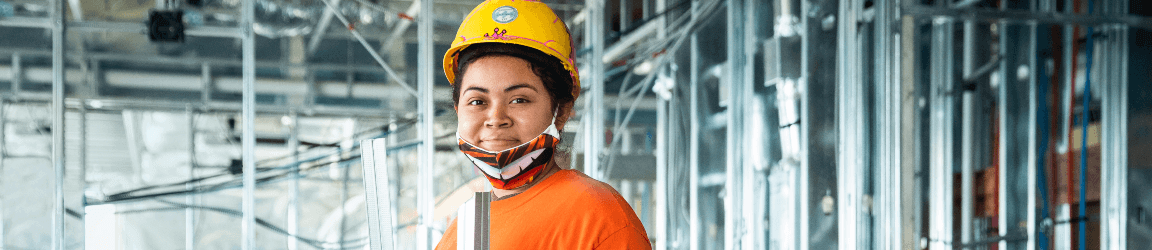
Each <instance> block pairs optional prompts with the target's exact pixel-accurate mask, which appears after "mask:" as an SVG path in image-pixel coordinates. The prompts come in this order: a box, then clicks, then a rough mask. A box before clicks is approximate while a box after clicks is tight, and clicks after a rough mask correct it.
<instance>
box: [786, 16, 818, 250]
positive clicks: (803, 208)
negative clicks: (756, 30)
mask: <svg viewBox="0 0 1152 250" xmlns="http://www.w3.org/2000/svg"><path fill="white" fill-rule="evenodd" d="M799 2H800V12H799V13H793V14H794V16H797V17H799V18H800V29H799V30H800V43H801V45H800V46H801V48H800V79H799V80H797V81H796V83H795V85H793V86H792V87H794V91H795V92H794V93H795V96H794V98H799V99H800V101H799V104H800V112H799V113H798V114H799V117H800V119H799V120H798V123H799V126H800V128H799V130H800V133H799V134H800V137H799V141H800V143H796V144H795V145H797V146H798V147H797V148H796V149H795V150H796V151H795V152H794V153H795V156H796V159H797V160H798V161H800V162H799V163H800V164H799V165H800V167H799V169H798V171H799V173H797V175H798V178H797V179H793V180H794V182H792V185H793V186H792V187H793V188H795V190H798V191H797V192H796V193H795V194H796V197H794V199H795V201H796V202H797V204H799V206H797V207H796V209H797V211H798V212H796V213H794V214H798V215H799V216H796V217H797V219H796V221H797V222H798V223H799V224H800V225H799V230H797V231H796V232H795V233H793V235H794V236H796V241H794V242H795V243H796V248H795V249H797V250H808V248H809V247H810V245H809V242H810V241H811V240H810V236H809V232H811V230H810V229H809V223H808V222H809V220H808V218H809V217H808V216H809V210H808V209H809V207H808V206H809V200H810V199H809V196H810V195H811V194H810V193H809V185H808V180H809V179H808V174H809V173H808V168H809V165H808V164H809V163H811V161H810V160H809V159H808V148H807V146H808V145H810V144H809V143H808V141H809V138H808V132H809V130H810V125H809V124H811V122H809V121H811V119H809V115H808V112H809V111H810V110H811V108H810V107H811V102H812V98H808V79H809V76H810V74H811V72H810V70H812V69H811V67H810V66H809V65H808V64H809V63H811V59H810V57H811V56H812V53H811V52H809V49H810V48H809V47H811V45H810V44H809V43H810V42H813V41H812V40H811V39H809V37H808V36H809V35H810V34H811V33H810V31H811V29H810V27H809V26H808V21H809V20H811V19H812V17H809V16H808V15H807V13H809V11H813V8H819V7H820V6H816V7H813V6H812V3H811V2H812V1H799Z"/></svg>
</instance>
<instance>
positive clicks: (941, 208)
mask: <svg viewBox="0 0 1152 250" xmlns="http://www.w3.org/2000/svg"><path fill="white" fill-rule="evenodd" d="M953 30H954V27H953V24H952V22H950V21H947V20H936V21H934V23H933V25H932V45H931V46H932V48H931V50H932V52H931V53H932V59H931V60H932V62H931V65H932V66H931V71H932V72H930V74H931V75H932V80H931V95H932V96H931V98H930V99H931V104H930V105H931V118H930V119H931V121H930V122H931V132H930V133H931V134H930V137H929V138H930V140H931V145H930V147H931V150H932V152H931V163H930V165H929V166H930V169H929V175H930V182H931V185H930V186H931V187H930V190H931V191H930V192H931V195H930V197H935V198H934V199H932V201H931V204H930V209H929V211H930V212H929V213H930V214H931V218H930V219H929V221H930V223H929V225H930V227H931V229H930V231H929V236H928V237H929V241H930V244H929V246H930V247H931V248H932V249H947V248H951V247H952V199H950V198H948V197H952V169H953V167H954V163H953V139H952V135H953V130H954V129H955V126H954V125H953V124H954V123H953V116H954V112H955V111H954V106H955V101H954V97H952V95H953V93H952V91H953V90H954V89H955V84H953V82H952V77H951V76H952V75H953V74H952V73H953V71H952V68H953V67H952V61H953V57H952V49H953V47H952V34H953Z"/></svg>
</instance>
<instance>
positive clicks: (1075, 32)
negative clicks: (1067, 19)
mask: <svg viewBox="0 0 1152 250" xmlns="http://www.w3.org/2000/svg"><path fill="white" fill-rule="evenodd" d="M1072 12H1074V13H1080V0H1074V1H1073V3H1072ZM1079 38H1080V27H1073V28H1072V44H1071V46H1072V65H1068V66H1069V68H1068V70H1071V71H1072V79H1069V80H1068V81H1069V84H1068V91H1069V92H1070V93H1069V95H1068V115H1069V117H1068V135H1067V136H1068V140H1067V143H1068V145H1067V146H1068V150H1067V151H1066V152H1064V154H1065V156H1066V157H1065V158H1067V159H1068V162H1067V164H1065V165H1066V166H1067V167H1068V171H1067V174H1068V193H1067V194H1066V195H1065V197H1067V198H1068V207H1069V209H1072V204H1073V202H1072V201H1073V199H1074V198H1073V197H1072V194H1074V193H1075V190H1073V189H1075V187H1076V185H1075V183H1076V180H1075V179H1073V178H1074V175H1073V174H1072V171H1073V165H1074V164H1072V163H1073V161H1072V155H1073V154H1072V134H1073V132H1072V128H1073V127H1072V125H1073V119H1072V117H1073V116H1072V108H1073V107H1075V104H1076V101H1075V100H1076V68H1077V61H1078V60H1077V55H1079V53H1080V52H1079V51H1080V50H1079V49H1078V47H1077V46H1076V43H1077V40H1076V39H1079ZM1082 112H1088V111H1087V110H1084V111H1082ZM1080 146H1081V147H1086V146H1088V145H1080ZM1081 181H1083V180H1081ZM1080 202H1084V201H1080ZM1068 213H1069V215H1071V214H1073V213H1072V211H1068ZM1080 233H1084V232H1080ZM1069 236H1071V239H1069V241H1071V240H1073V239H1075V238H1076V237H1075V236H1076V234H1075V233H1072V235H1069Z"/></svg>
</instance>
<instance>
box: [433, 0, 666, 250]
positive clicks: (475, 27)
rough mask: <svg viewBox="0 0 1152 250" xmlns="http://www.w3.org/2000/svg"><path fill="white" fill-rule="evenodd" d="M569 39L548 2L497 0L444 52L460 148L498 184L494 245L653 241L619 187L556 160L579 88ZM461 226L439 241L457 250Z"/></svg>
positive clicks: (473, 16) (622, 245) (476, 13)
mask: <svg viewBox="0 0 1152 250" xmlns="http://www.w3.org/2000/svg"><path fill="white" fill-rule="evenodd" d="M571 45H572V40H571V38H570V37H569V34H568V30H567V28H566V26H565V25H564V22H562V21H560V19H559V17H557V16H556V14H555V13H553V12H552V10H551V9H550V8H548V6H546V5H545V4H543V3H540V2H537V1H531V0H527V1H526V0H492V1H485V2H484V3H481V4H480V5H479V6H477V7H476V8H475V9H473V10H472V13H470V14H469V15H468V17H465V19H464V22H463V23H462V24H461V25H460V29H459V31H457V34H456V40H454V41H453V43H452V47H451V48H450V49H449V50H448V52H447V53H446V54H445V55H444V72H445V75H446V76H447V77H448V80H449V82H451V83H452V100H453V102H454V104H455V108H456V114H457V116H458V119H459V123H458V124H459V125H458V127H457V132H456V135H457V138H458V140H459V145H460V150H461V151H463V152H464V153H465V154H466V155H467V156H468V157H469V159H471V160H472V162H473V164H474V165H475V166H476V168H477V169H478V170H480V171H479V172H481V173H483V174H484V175H485V177H486V178H487V179H488V181H489V182H490V183H491V184H492V186H493V187H494V189H493V190H492V195H493V197H492V198H493V201H492V203H491V205H490V231H489V235H490V241H489V242H490V247H491V249H651V246H650V244H649V241H648V236H647V234H646V233H645V232H644V226H643V225H641V223H640V220H639V219H638V218H637V217H636V214H635V213H634V212H633V210H632V207H631V206H629V205H628V203H627V202H625V201H624V199H623V198H622V197H621V196H620V194H619V193H617V192H616V190H615V189H613V188H612V187H611V186H609V185H607V184H605V183H603V182H600V181H597V180H594V179H592V178H589V177H588V176H587V175H584V174H583V173H580V172H578V171H574V170H565V169H562V168H561V167H560V166H558V165H557V164H556V160H555V159H554V158H553V153H554V151H555V150H556V145H557V144H559V139H560V137H559V134H560V133H559V130H560V129H563V128H564V124H565V123H566V122H567V121H568V118H570V117H571V115H572V106H573V104H574V103H575V100H576V97H577V96H578V95H579V93H580V81H579V79H580V78H579V76H578V75H577V70H576V66H575V63H574V61H573V58H572V46H571ZM465 227H467V226H465ZM457 231H458V224H457V222H456V221H455V220H453V222H451V223H449V226H448V230H447V231H445V232H444V237H443V238H442V239H441V240H440V243H439V244H438V245H437V246H436V249H456V248H457V240H458V239H457Z"/></svg>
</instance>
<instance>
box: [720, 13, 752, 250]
mask: <svg viewBox="0 0 1152 250" xmlns="http://www.w3.org/2000/svg"><path fill="white" fill-rule="evenodd" d="M744 3H745V2H744V1H741V0H730V1H728V10H727V11H726V12H727V14H728V15H727V16H726V17H725V18H726V22H725V23H726V24H727V30H728V32H727V39H725V40H726V42H727V43H728V46H727V49H728V51H727V54H728V55H727V56H726V57H727V58H728V63H727V64H725V65H726V66H727V67H728V70H727V71H728V78H727V80H728V81H727V82H726V83H724V84H726V85H727V86H728V109H727V112H725V115H726V116H727V117H725V118H727V120H728V128H727V129H726V132H725V137H726V138H725V148H727V150H725V152H724V154H725V157H724V158H725V171H724V177H725V179H726V183H724V199H723V201H724V238H723V239H724V248H725V249H742V248H743V247H741V244H743V242H741V241H740V240H741V239H743V238H744V237H743V236H744V234H747V232H746V231H745V230H744V227H743V224H744V222H746V221H745V220H744V215H745V214H744V213H743V212H742V209H743V208H744V206H743V203H742V198H743V197H744V195H743V192H744V191H751V190H745V189H744V184H743V183H744V176H745V175H746V174H747V173H744V171H743V170H744V161H743V157H744V152H745V151H746V150H748V147H747V145H745V144H744V140H743V138H744V119H743V118H744V115H745V114H744V109H745V103H744V100H745V95H746V94H749V93H750V92H751V89H749V88H748V87H750V86H751V84H750V83H749V81H750V80H751V79H750V78H751V75H749V74H747V72H748V70H747V69H748V68H747V67H750V66H752V63H749V60H748V58H749V56H748V54H747V53H748V52H747V51H746V50H745V44H744V42H745V40H744V38H745V36H746V33H745V30H744V29H745V28H746V27H745V23H744V20H745V18H746V17H745V16H744V12H745V11H746V9H745V8H744ZM749 176H750V175H749Z"/></svg>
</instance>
